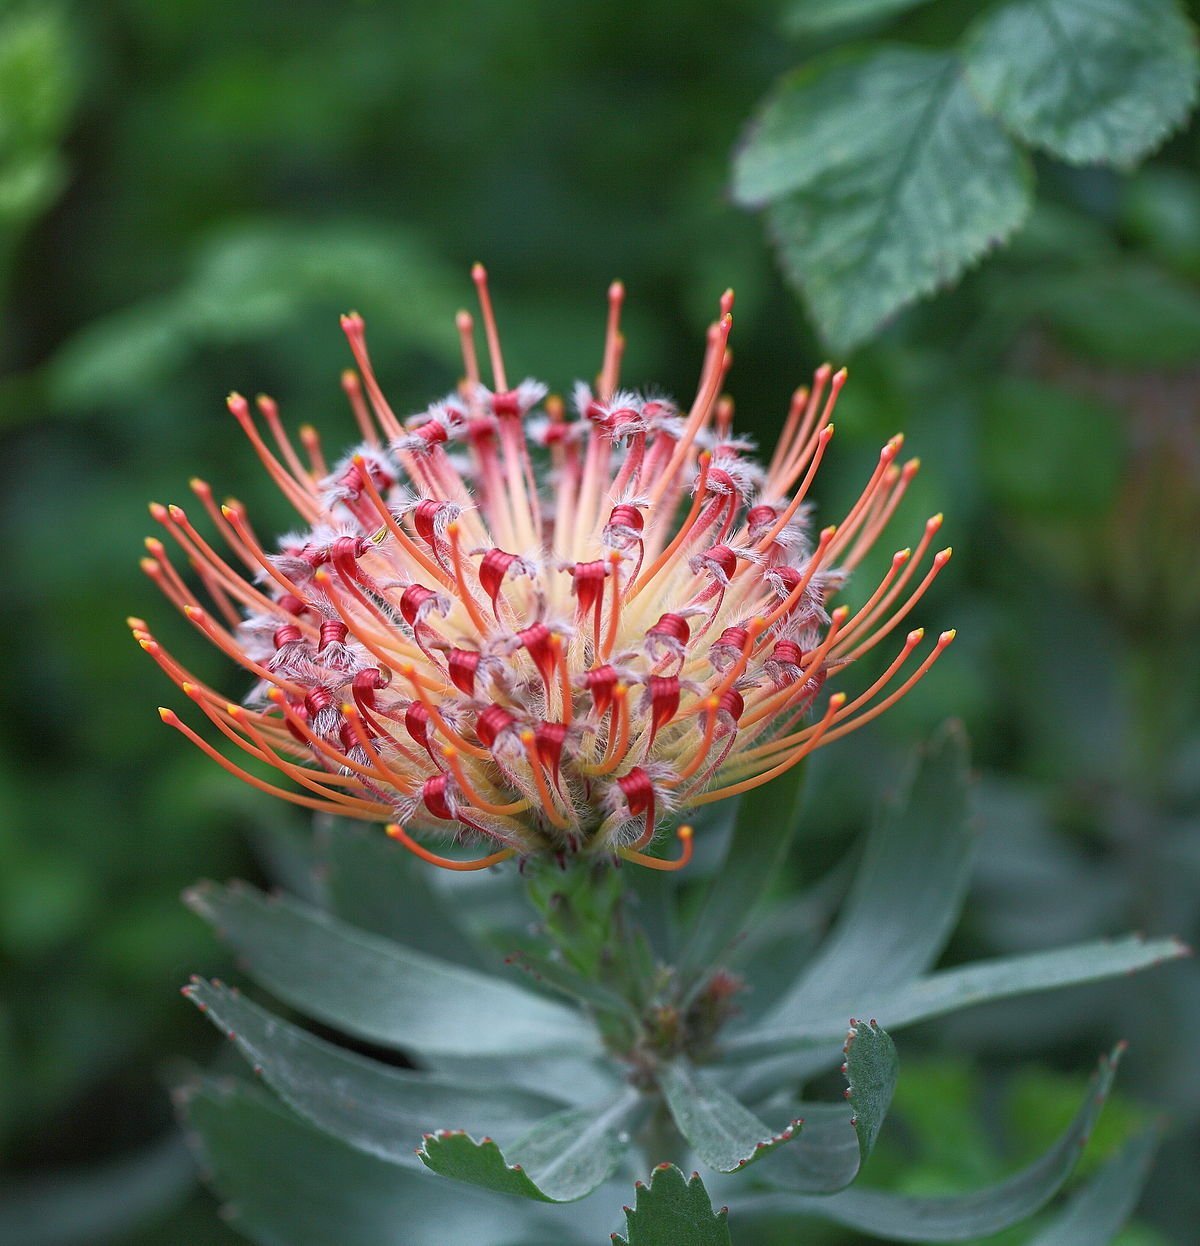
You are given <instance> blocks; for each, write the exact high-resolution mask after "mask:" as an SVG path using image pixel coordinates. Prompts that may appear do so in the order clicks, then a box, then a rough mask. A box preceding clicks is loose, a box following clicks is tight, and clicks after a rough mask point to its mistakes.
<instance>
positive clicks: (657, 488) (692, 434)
mask: <svg viewBox="0 0 1200 1246" xmlns="http://www.w3.org/2000/svg"><path fill="white" fill-rule="evenodd" d="M714 327H715V333H714V335H713V342H712V347H711V352H710V353H711V355H712V357H713V362H712V363H711V364H710V366H709V367H708V369H707V375H706V376H704V377H702V378H701V381H700V388H699V391H698V392H697V394H696V401H695V402H694V403H693V404H692V409H691V411H690V412H688V418H687V423H686V424H685V425H684V429H683V435H682V436H681V437H680V438H679V441H678V442H677V443H676V446H675V449H674V451H673V452H672V454H671V458H670V461H669V462H668V463H667V466H666V468H665V469H664V470H663V473H662V475H661V476H660V477H659V478H658V480H657V481H656V482H655V484H654V487H653V488H652V489H651V490H650V505H651V506H654V505H656V504H657V503H658V502H659V501H661V499H662V496H663V494H664V493H666V491H667V489H668V488H670V486H671V484H672V482H673V481H674V479H675V476H676V474H677V473H678V471H679V469H680V468H681V467H682V466H683V462H684V459H685V458H686V457H687V454H688V451H689V450H690V449H691V448H692V442H693V441H695V440H696V435H697V433H699V431H700V429H701V427H702V426H703V425H704V423H705V421H706V419H707V417H708V414H709V412H710V411H711V410H712V404H713V399H715V398H716V396H717V391H718V390H719V389H720V387H721V380H722V377H723V376H724V372H725V343H726V342H727V341H728V340H729V331H730V330H731V329H732V328H733V317H732V316H731V315H730V314H729V313H728V312H726V313H725V315H723V316H722V317H721V319H720V320H718V321H717V323H716V325H715V326H714ZM718 360H719V362H718Z"/></svg>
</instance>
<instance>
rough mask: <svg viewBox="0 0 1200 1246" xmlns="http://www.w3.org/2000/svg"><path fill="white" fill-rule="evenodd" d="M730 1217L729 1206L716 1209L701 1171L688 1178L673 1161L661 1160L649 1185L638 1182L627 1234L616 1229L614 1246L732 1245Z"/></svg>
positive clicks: (627, 1216) (629, 1209) (628, 1211)
mask: <svg viewBox="0 0 1200 1246" xmlns="http://www.w3.org/2000/svg"><path fill="white" fill-rule="evenodd" d="M728 1218H729V1208H728V1207H722V1208H721V1210H720V1211H716V1212H714V1211H713V1208H712V1201H711V1199H710V1198H709V1197H708V1191H707V1190H706V1189H705V1188H704V1182H703V1181H701V1180H700V1175H699V1173H692V1176H691V1180H690V1181H689V1180H687V1179H685V1178H684V1175H683V1173H681V1172H680V1171H679V1169H678V1168H676V1167H675V1165H674V1164H659V1166H658V1167H657V1168H656V1169H655V1170H654V1172H653V1173H651V1174H650V1184H649V1185H646V1184H645V1183H644V1182H642V1181H639V1182H638V1183H637V1198H636V1201H635V1205H634V1206H633V1207H626V1208H625V1220H626V1229H625V1233H626V1236H624V1237H622V1236H621V1235H620V1234H619V1233H614V1234H613V1238H612V1240H613V1246H731V1244H730V1239H729V1225H728V1224H727V1223H726V1222H727V1220H728Z"/></svg>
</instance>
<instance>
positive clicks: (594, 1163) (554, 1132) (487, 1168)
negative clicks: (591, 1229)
mask: <svg viewBox="0 0 1200 1246" xmlns="http://www.w3.org/2000/svg"><path fill="white" fill-rule="evenodd" d="M641 1102H642V1096H641V1092H640V1091H638V1090H636V1089H634V1088H633V1087H629V1086H626V1087H625V1088H624V1089H623V1090H622V1091H621V1092H620V1093H619V1094H618V1095H617V1096H616V1097H615V1098H614V1099H612V1100H610V1101H608V1102H607V1103H602V1104H596V1105H594V1106H592V1107H586V1108H570V1109H568V1110H567V1111H565V1112H558V1113H556V1114H555V1115H553V1116H550V1117H547V1118H546V1119H545V1120H543V1121H539V1122H538V1124H536V1125H535V1126H534V1127H533V1128H532V1129H530V1130H529V1132H528V1133H526V1134H525V1135H524V1136H523V1137H521V1138H518V1139H517V1141H516V1142H514V1143H513V1144H512V1145H511V1146H509V1147H506V1148H505V1151H504V1152H502V1151H501V1150H500V1148H499V1147H498V1146H497V1145H496V1143H495V1142H493V1141H492V1140H491V1139H490V1138H483V1139H481V1140H480V1141H479V1142H476V1141H475V1140H474V1139H473V1138H471V1137H470V1136H469V1135H468V1134H466V1133H465V1132H463V1131H462V1130H441V1129H439V1130H438V1131H437V1132H436V1133H433V1134H426V1135H425V1141H424V1144H423V1145H422V1147H421V1149H420V1151H419V1152H418V1153H417V1154H418V1157H419V1158H420V1160H421V1163H422V1164H424V1165H425V1167H426V1168H428V1169H430V1170H431V1171H433V1172H436V1173H437V1174H438V1175H439V1176H442V1177H450V1178H453V1179H454V1180H456V1181H464V1182H466V1183H468V1184H469V1185H478V1186H482V1187H483V1188H484V1189H487V1190H495V1191H496V1192H497V1193H502V1194H515V1195H517V1196H518V1197H520V1198H528V1199H533V1200H534V1201H535V1202H542V1203H573V1202H576V1201H577V1200H579V1199H581V1198H584V1197H585V1196H586V1195H588V1194H590V1193H591V1192H592V1191H593V1190H595V1189H598V1188H599V1187H600V1186H601V1185H603V1184H604V1182H605V1181H607V1180H608V1178H609V1177H611V1176H612V1174H613V1172H614V1171H615V1170H616V1167H617V1165H618V1164H619V1163H620V1161H621V1156H622V1155H623V1154H624V1152H625V1150H626V1149H627V1148H628V1146H629V1141H630V1134H629V1131H628V1129H627V1126H628V1124H629V1122H630V1118H631V1117H632V1116H633V1114H634V1113H635V1112H636V1111H637V1110H638V1109H639V1107H640V1106H641ZM505 1153H507V1157H508V1158H506V1154H505ZM510 1161H511V1162H510Z"/></svg>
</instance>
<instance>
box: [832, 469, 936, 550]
mask: <svg viewBox="0 0 1200 1246" xmlns="http://www.w3.org/2000/svg"><path fill="white" fill-rule="evenodd" d="M920 469H921V460H920V459H909V460H908V462H907V463H905V464H904V466H903V467H902V468H901V469H899V470H897V469H896V466H895V464H893V465H892V467H891V469H890V470H891V471H892V472H894V473H895V482H894V485H893V482H892V481H891V480H890V479H885V485H887V486H888V488H887V489H885V494H884V497H883V501H882V503H881V504H880V506H879V507H878V508H877V509H876V510H874V511H873V512H872V514H871V515H869V516H868V517H867V522H866V523H865V524H864V525H863V530H862V531H861V532H860V533H859V534H858V539H857V540H856V541H855V542H854V546H853V548H852V549H851V550H850V553H849V554H847V555H846V557H845V558H843V559H842V566H843V567H845V568H846V570H848V571H853V570H854V568H855V567H857V566H858V564H859V563H860V562H862V560H863V558H864V557H865V556H866V553H867V551H868V550H869V549H870V548H871V547H872V546H873V545H874V544H875V542H876V541H877V540H878V539H879V536H880V533H882V532H883V530H884V528H886V527H887V526H888V524H889V523H890V522H891V519H892V516H893V515H894V514H895V513H896V507H897V506H899V505H900V499H901V498H902V497H903V496H904V495H905V493H907V492H908V486H909V483H910V482H911V480H912V478H913V477H914V476H915V475H916V474H917V472H918V471H920Z"/></svg>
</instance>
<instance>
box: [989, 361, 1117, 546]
mask: <svg viewBox="0 0 1200 1246" xmlns="http://www.w3.org/2000/svg"><path fill="white" fill-rule="evenodd" d="M984 413H985V423H984V429H983V444H984V456H983V462H984V468H985V471H986V472H987V476H988V480H989V483H990V485H991V487H992V489H993V490H994V491H995V494H996V496H997V498H998V499H1000V501H1001V502H1002V503H1004V504H1006V505H1008V506H1010V507H1012V508H1013V509H1015V510H1017V511H1020V512H1022V513H1024V514H1028V515H1030V516H1033V517H1036V518H1039V519H1046V520H1051V521H1057V520H1059V519H1066V520H1071V519H1078V518H1084V517H1097V516H1100V515H1102V514H1104V513H1105V511H1106V509H1107V508H1108V507H1109V506H1110V505H1111V502H1112V496H1113V493H1114V491H1115V490H1116V487H1117V485H1118V484H1119V482H1120V478H1121V469H1122V461H1123V454H1122V452H1123V449H1124V445H1123V430H1122V428H1121V423H1120V417H1119V415H1118V414H1117V412H1115V411H1114V410H1113V409H1112V408H1111V407H1109V406H1108V405H1107V404H1105V403H1102V402H1099V401H1096V400H1094V399H1089V398H1083V397H1079V396H1077V395H1075V394H1072V393H1069V392H1068V391H1066V390H1064V389H1061V388H1059V387H1057V386H1054V385H1047V384H1044V383H1042V382H1040V381H1035V380H1029V379H1027V378H1024V377H1001V378H1000V379H998V380H997V382H996V383H995V384H994V385H992V386H990V387H989V389H988V392H987V394H986V395H985V399H984Z"/></svg>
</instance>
